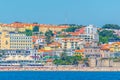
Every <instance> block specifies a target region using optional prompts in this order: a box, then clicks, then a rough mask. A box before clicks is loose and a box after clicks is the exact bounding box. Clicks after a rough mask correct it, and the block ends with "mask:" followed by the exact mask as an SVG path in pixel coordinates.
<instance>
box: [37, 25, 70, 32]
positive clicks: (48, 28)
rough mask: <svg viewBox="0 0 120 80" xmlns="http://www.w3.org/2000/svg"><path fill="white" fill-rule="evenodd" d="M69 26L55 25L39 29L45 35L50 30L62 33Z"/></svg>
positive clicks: (43, 26) (42, 26)
mask: <svg viewBox="0 0 120 80" xmlns="http://www.w3.org/2000/svg"><path fill="white" fill-rule="evenodd" d="M68 27H69V26H54V25H41V26H40V28H39V31H40V32H43V33H45V32H46V31H48V30H51V31H53V32H59V31H62V30H63V29H66V28H68Z"/></svg>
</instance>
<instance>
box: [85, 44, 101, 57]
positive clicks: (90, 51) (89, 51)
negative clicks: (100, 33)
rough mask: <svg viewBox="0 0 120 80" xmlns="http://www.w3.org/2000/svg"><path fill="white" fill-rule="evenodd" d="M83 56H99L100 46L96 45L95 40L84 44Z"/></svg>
mask: <svg viewBox="0 0 120 80" xmlns="http://www.w3.org/2000/svg"><path fill="white" fill-rule="evenodd" d="M84 48H85V52H84V54H85V57H86V58H101V57H102V54H101V50H100V46H98V45H97V43H96V42H92V43H89V44H88V45H85V47H84Z"/></svg>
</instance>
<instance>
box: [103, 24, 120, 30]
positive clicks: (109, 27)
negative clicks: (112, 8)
mask: <svg viewBox="0 0 120 80" xmlns="http://www.w3.org/2000/svg"><path fill="white" fill-rule="evenodd" d="M102 28H105V29H120V26H119V25H117V24H105V25H103V27H102Z"/></svg>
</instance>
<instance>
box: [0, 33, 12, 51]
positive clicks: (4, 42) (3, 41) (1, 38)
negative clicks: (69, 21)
mask: <svg viewBox="0 0 120 80" xmlns="http://www.w3.org/2000/svg"><path fill="white" fill-rule="evenodd" d="M0 49H10V36H9V33H8V31H2V32H1V33H0Z"/></svg>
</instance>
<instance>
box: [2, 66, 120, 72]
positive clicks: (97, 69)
mask: <svg viewBox="0 0 120 80" xmlns="http://www.w3.org/2000/svg"><path fill="white" fill-rule="evenodd" d="M3 71H81V72H101V71H107V72H113V71H115V72H119V71H120V67H47V66H45V67H0V72H3Z"/></svg>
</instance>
